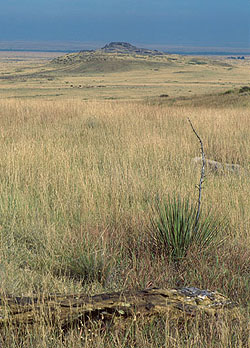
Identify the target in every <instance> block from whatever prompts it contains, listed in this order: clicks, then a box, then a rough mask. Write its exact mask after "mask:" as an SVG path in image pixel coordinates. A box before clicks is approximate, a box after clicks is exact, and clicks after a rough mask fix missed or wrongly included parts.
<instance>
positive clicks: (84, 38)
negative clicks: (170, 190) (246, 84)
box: [0, 0, 250, 48]
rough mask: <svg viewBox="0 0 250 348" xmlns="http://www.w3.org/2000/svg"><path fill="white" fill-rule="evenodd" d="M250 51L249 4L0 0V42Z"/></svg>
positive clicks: (224, 0)
mask: <svg viewBox="0 0 250 348" xmlns="http://www.w3.org/2000/svg"><path fill="white" fill-rule="evenodd" d="M18 40H21V41H64V42H66V41H68V42H70V41H80V42H104V43H108V42H111V41H126V42H130V43H145V44H153V45H156V46H157V45H166V46H167V45H182V46H194V47H195V46H202V47H218V48H219V47H230V48H250V1H249V0H0V42H1V41H18Z"/></svg>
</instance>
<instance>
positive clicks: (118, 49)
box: [100, 42, 164, 56]
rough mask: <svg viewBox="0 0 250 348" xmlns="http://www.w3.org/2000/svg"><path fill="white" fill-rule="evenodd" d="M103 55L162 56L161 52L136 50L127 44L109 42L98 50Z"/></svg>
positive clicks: (143, 49)
mask: <svg viewBox="0 0 250 348" xmlns="http://www.w3.org/2000/svg"><path fill="white" fill-rule="evenodd" d="M100 51H102V52H105V53H122V54H139V55H149V56H152V55H153V56H159V55H163V54H164V53H163V52H160V51H157V50H149V49H146V48H138V47H136V46H133V45H131V44H130V43H128V42H111V43H109V44H107V45H105V46H104V47H102V48H101V49H100Z"/></svg>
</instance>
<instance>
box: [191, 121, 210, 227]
mask: <svg viewBox="0 0 250 348" xmlns="http://www.w3.org/2000/svg"><path fill="white" fill-rule="evenodd" d="M188 122H189V123H190V126H191V128H192V130H193V132H194V134H195V135H196V136H197V138H198V139H199V142H200V144H201V155H202V168H201V177H200V183H199V186H198V188H199V198H198V209H197V214H196V220H195V228H196V227H197V224H198V221H199V216H200V210H201V189H202V184H203V182H204V179H205V163H206V162H205V154H204V148H203V143H202V140H201V138H200V137H199V135H198V133H197V132H196V130H195V129H194V126H193V124H192V122H191V120H190V118H188Z"/></svg>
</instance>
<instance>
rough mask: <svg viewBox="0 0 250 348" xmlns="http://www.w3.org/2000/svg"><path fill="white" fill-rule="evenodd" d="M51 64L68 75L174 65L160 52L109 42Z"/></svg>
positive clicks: (62, 57) (124, 43) (55, 60)
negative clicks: (95, 48) (96, 48)
mask: <svg viewBox="0 0 250 348" xmlns="http://www.w3.org/2000/svg"><path fill="white" fill-rule="evenodd" d="M51 64H52V65H54V66H56V67H57V68H60V69H63V71H64V72H67V71H68V72H69V73H98V72H100V73H108V72H120V71H129V70H133V69H148V68H152V69H154V68H155V69H157V68H159V67H160V66H162V65H169V64H171V65H173V64H174V63H173V61H172V60H171V59H169V55H167V54H164V53H162V52H160V51H157V50H149V49H146V48H138V47H136V46H133V45H131V44H130V43H127V42H111V43H109V44H107V45H105V46H104V47H102V48H101V49H98V50H83V51H80V52H77V53H70V54H66V55H64V56H60V57H57V58H55V59H53V60H52V61H51Z"/></svg>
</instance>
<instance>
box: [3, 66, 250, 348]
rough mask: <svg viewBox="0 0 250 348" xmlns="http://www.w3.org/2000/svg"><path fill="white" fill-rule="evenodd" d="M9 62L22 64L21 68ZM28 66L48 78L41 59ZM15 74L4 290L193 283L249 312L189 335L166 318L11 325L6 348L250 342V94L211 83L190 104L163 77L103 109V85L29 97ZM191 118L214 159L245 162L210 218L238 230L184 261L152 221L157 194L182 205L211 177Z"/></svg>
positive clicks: (7, 145) (7, 98)
mask: <svg viewBox="0 0 250 348" xmlns="http://www.w3.org/2000/svg"><path fill="white" fill-rule="evenodd" d="M6 64H8V67H9V69H16V68H17V65H18V64H20V62H14V63H13V66H12V65H11V63H10V61H8V62H7V63H6ZM15 64H17V65H15ZM25 64H27V66H28V63H27V62H26V61H25ZM39 64H40V63H39ZM183 64H184V63H183ZM239 64H241V63H239ZM242 64H243V63H242ZM29 68H30V69H37V67H36V63H34V67H32V66H31V65H30V66H29ZM192 68H194V67H192ZM227 68H228V67H227ZM6 69H7V68H6ZM39 69H40V68H39ZM188 69H189V66H188ZM197 69H198V70H197V71H198V72H199V71H201V70H200V69H201V66H200V65H198V67H197ZM216 69H217V68H216ZM223 69H224V67H223ZM235 69H236V68H235ZM239 69H243V68H242V67H241V66H240V67H239ZM6 71H9V72H10V71H12V73H13V71H14V70H8V69H7V70H6ZM166 71H167V70H166ZM12 73H10V75H11V74H12ZM156 73H157V72H156ZM92 74H93V73H92ZM122 74H125V73H124V72H122V73H121V74H120V77H119V78H120V79H121V80H123V78H124V75H122ZM137 74H138V76H139V75H140V74H141V71H139V70H138V71H137ZM150 74H152V71H150ZM197 74H198V73H197ZM242 74H243V73H242ZM243 75H244V74H243ZM243 75H242V76H243ZM127 76H128V79H132V78H135V77H134V76H137V75H136V74H135V75H132V73H131V72H127ZM141 76H142V75H141ZM150 76H151V77H152V75H149V76H148V79H149V81H150ZM171 76H172V75H171ZM193 76H197V75H193ZM115 77H116V78H117V79H118V73H116V75H115ZM146 77H147V76H146ZM146 77H145V76H144V77H143V78H144V79H146ZM32 78H34V77H32ZM36 78H37V79H38V78H39V77H36ZM60 78H62V77H60ZM74 78H75V79H77V78H79V79H80V77H79V76H78V77H76V76H75V77H74ZM88 78H89V79H90V78H91V79H93V76H92V77H88ZM98 78H100V75H98ZM111 78H112V79H114V76H111V77H110V79H111ZM235 78H236V75H235ZM15 79H17V77H14V78H13V80H11V79H9V80H2V81H1V89H0V97H1V99H0V144H1V146H0V156H1V163H0V178H1V180H0V238H1V248H0V263H1V267H0V279H1V293H3V294H11V295H14V296H32V295H34V294H37V293H61V294H72V293H74V294H77V293H86V294H89V295H93V294H98V293H105V292H112V291H121V290H125V289H144V288H146V287H147V284H149V283H150V284H152V285H153V286H155V287H161V288H175V287H181V286H195V287H198V288H201V289H211V290H217V291H219V292H221V293H222V294H224V295H226V296H228V297H229V298H230V299H232V300H234V301H235V302H237V303H238V304H239V311H238V315H237V318H236V319H235V318H234V319H233V318H230V315H229V316H225V318H223V319H220V320H218V318H209V319H205V320H204V322H200V321H199V320H198V319H197V320H196V319H194V320H193V321H192V322H191V323H184V324H183V325H182V326H181V327H179V326H175V325H173V324H171V322H169V321H168V320H167V319H166V318H164V317H163V318H157V319H154V318H152V319H151V320H149V321H145V322H140V321H138V322H137V321H135V322H132V323H129V324H128V325H127V326H126V325H125V326H122V325H120V324H118V325H114V326H110V327H109V326H107V327H104V328H103V327H102V326H100V325H99V324H98V323H96V322H93V323H92V324H91V326H90V327H86V328H85V327H83V328H81V329H79V328H77V329H72V330H70V331H69V332H67V334H66V335H62V334H60V333H59V334H58V333H56V332H55V331H54V330H53V327H49V328H48V327H46V328H45V327H44V326H42V325H41V326H38V327H35V328H30V327H29V328H27V332H26V334H25V335H22V333H21V332H19V331H18V329H13V328H12V329H11V328H6V330H7V331H6V332H5V335H4V336H3V335H0V346H3V347H13V348H14V347H44V348H48V347H72V348H73V347H86V348H89V347H105V348H106V347H152V348H153V347H183V348H184V347H190V348H191V347H197V348H198V347H204V348H205V347H211V348H224V347H228V348H229V347H235V348H236V347H242V348H244V347H247V346H248V345H249V344H250V341H249V331H248V330H249V313H250V307H249V304H250V284H249V274H250V263H249V260H250V234H249V231H250V219H249V216H250V180H249V177H250V152H249V149H250V109H249V107H248V105H249V104H248V103H249V94H248V93H238V92H234V91H233V92H230V93H227V94H225V95H224V94H223V91H224V89H221V86H219V87H218V88H217V89H216V88H215V87H216V86H213V88H212V89H211V91H209V92H212V90H213V93H214V94H213V95H212V96H210V97H209V96H207V95H206V96H204V97H203V94H202V93H200V95H199V96H197V95H196V96H193V99H192V97H187V95H188V93H189V92H188V90H189V88H190V86H188V87H186V86H185V84H181V81H179V82H178V83H179V84H180V85H181V86H182V87H181V88H182V89H183V90H185V93H184V92H183V95H184V96H186V97H185V98H184V97H183V99H181V98H180V99H177V104H175V102H173V100H172V102H168V101H167V100H165V98H161V97H159V93H160V91H162V87H160V85H158V81H155V85H156V88H157V93H156V94H153V93H152V89H150V88H152V86H151V87H150V88H149V89H146V90H147V92H145V90H144V92H143V93H145V95H144V96H145V98H144V97H143V98H142V91H141V89H138V88H137V89H136V88H135V92H134V93H135V94H134V96H133V97H132V98H131V93H133V92H132V91H131V89H129V93H128V95H125V98H122V97H121V96H122V91H121V89H117V91H116V92H114V94H115V93H117V95H119V98H117V99H118V100H105V96H103V95H102V96H101V97H100V95H99V89H95V90H98V91H97V94H96V95H94V94H92V95H91V96H88V95H87V97H84V98H83V94H81V95H80V93H83V90H82V89H79V90H77V94H76V95H73V94H72V93H73V92H72V90H73V89H72V88H71V90H70V92H69V94H67V95H66V94H65V95H63V98H56V97H55V96H54V93H56V92H55V88H54V87H53V88H51V90H52V92H51V93H50V94H51V96H50V95H49V96H48V95H47V96H45V97H44V90H43V87H41V93H40V92H39V93H38V94H37V97H35V94H36V93H37V92H36V88H38V87H37V85H36V87H35V89H33V90H32V86H31V85H30V84H28V87H27V88H28V89H29V91H27V90H26V91H25V92H24V91H21V92H20V89H19V88H21V87H20V86H19V85H18V83H21V82H20V80H18V81H19V82H18V81H17V80H15ZM105 79H107V80H108V79H109V75H108V74H107V75H106V77H105ZM195 79H197V81H198V82H199V81H200V79H199V77H198V78H197V77H194V80H195ZM112 81H113V82H114V80H112ZM131 81H132V80H130V84H132V82H131ZM52 82H53V81H52ZM106 82H107V81H106ZM113 82H112V92H113V91H114V89H115V87H114V83H113ZM22 83H23V82H22ZM43 83H44V80H42V83H41V84H42V85H43ZM49 83H50V81H49ZM138 83H139V82H138ZM141 83H143V82H141ZM223 83H226V84H227V79H226V78H225V82H223ZM235 83H236V82H235ZM36 84H38V81H36ZM244 84H246V83H245V82H243V83H241V84H240V83H239V82H238V85H236V87H237V88H238V87H240V86H241V85H244ZM137 87H138V86H137ZM226 87H228V86H226ZM15 88H16V90H15ZM119 88H120V87H119ZM14 90H15V91H14ZM13 91H14V92H13ZM34 91H35V92H34ZM172 91H173V90H172ZM203 91H204V89H203ZM15 93H16V94H15ZM32 93H35V94H34V95H32ZM46 93H47V92H46ZM65 93H66V92H65ZM87 93H89V92H87ZM91 93H94V92H91ZM178 93H179V94H180V92H179V91H178ZM179 94H178V95H176V97H179V96H180V95H179ZM198 94H199V93H198ZM22 95H26V97H25V98H23V97H22ZM41 95H42V97H41ZM192 95H193V94H192ZM230 95H231V96H232V99H233V100H234V101H235V102H234V103H233V104H232V103H231V102H230V100H232V99H230V98H229V97H230ZM16 96H18V98H17V97H16ZM197 98H198V99H197ZM225 98H226V99H225ZM241 98H245V99H244V101H242V102H241V100H242V99H241ZM239 100H240V102H239ZM214 101H216V102H214ZM220 101H221V103H220ZM188 118H190V119H191V121H192V124H193V125H194V127H195V129H196V131H197V133H198V134H199V136H200V137H201V139H202V141H203V145H204V151H205V155H206V157H207V158H208V159H212V160H215V161H219V162H221V163H228V164H238V165H240V171H239V172H234V171H230V172H227V171H221V172H217V171H211V170H210V171H209V170H208V171H206V173H205V174H206V176H205V181H204V184H203V189H202V213H203V214H205V215H206V214H207V213H208V212H209V211H212V214H213V216H214V219H215V221H216V219H218V221H219V220H220V219H222V220H225V221H226V222H227V224H226V228H225V229H223V231H222V232H221V233H220V231H218V236H216V238H217V241H218V242H217V244H215V245H216V247H213V248H209V247H208V248H204V249H202V250H200V249H198V248H195V247H194V248H192V249H191V250H189V251H188V253H187V254H186V256H185V257H184V258H183V259H181V260H180V261H179V262H178V263H176V262H175V261H174V260H173V259H171V258H170V257H169V255H168V253H167V251H166V252H162V251H161V252H155V250H154V249H153V248H152V245H151V244H152V239H151V236H152V219H153V218H154V210H153V207H154V204H155V200H156V199H157V198H159V197H160V198H161V199H164V198H165V197H168V196H171V197H178V196H179V197H182V198H183V199H187V198H188V199H189V200H190V202H191V203H192V204H193V205H194V206H196V205H197V200H198V193H199V192H198V189H197V184H198V183H199V180H200V170H201V168H200V166H198V167H197V166H195V165H194V163H193V162H192V159H193V158H194V157H197V156H200V144H199V141H198V139H197V137H196V136H195V134H194V133H193V131H192V129H191V127H190V124H189V123H188V120H187V119H188Z"/></svg>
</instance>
